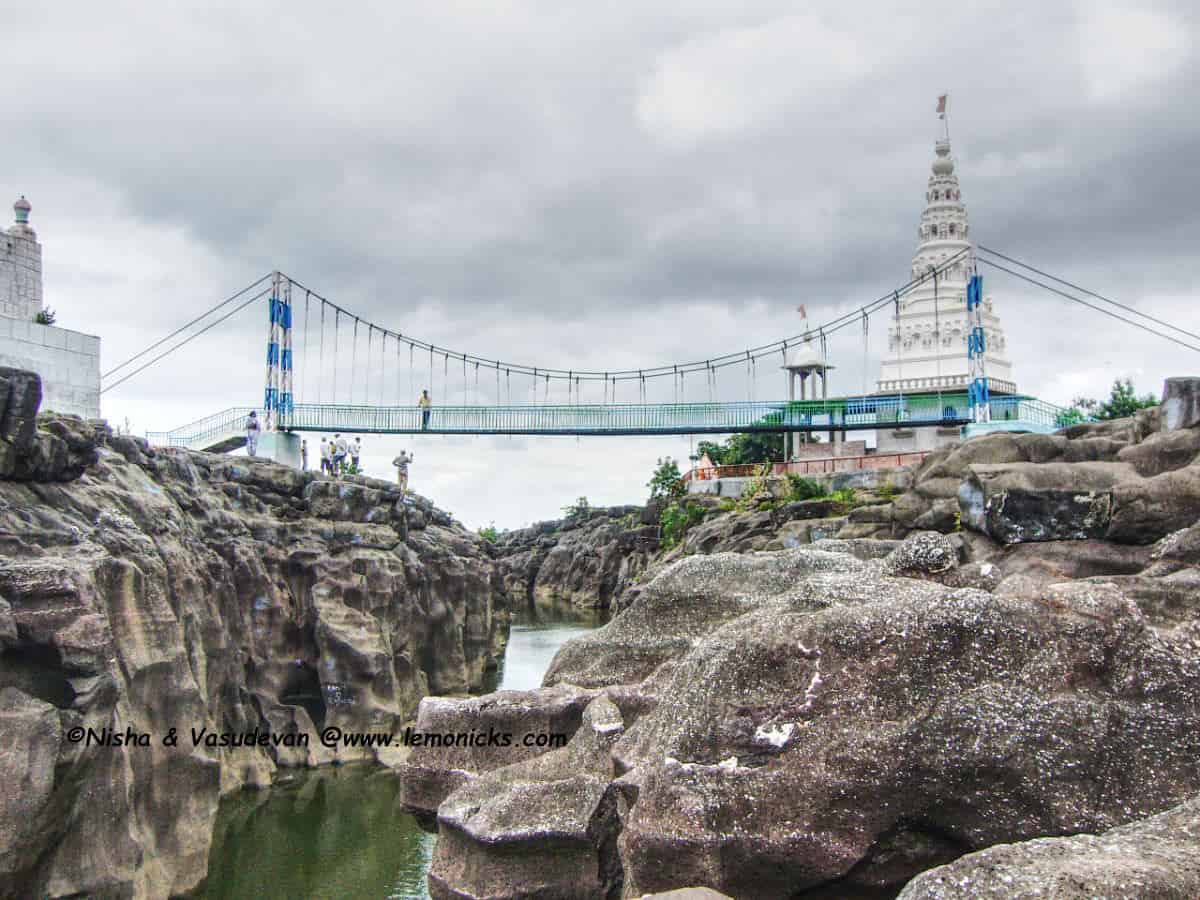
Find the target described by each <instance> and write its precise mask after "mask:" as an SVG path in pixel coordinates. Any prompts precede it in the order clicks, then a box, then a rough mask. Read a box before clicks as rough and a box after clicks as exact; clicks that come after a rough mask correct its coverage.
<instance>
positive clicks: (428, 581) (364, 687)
mask: <svg viewBox="0 0 1200 900" xmlns="http://www.w3.org/2000/svg"><path fill="white" fill-rule="evenodd" d="M37 388H38V386H37V384H36V377H29V376H27V375H26V374H25V373H15V374H14V373H13V372H11V371H6V372H0V407H2V411H0V476H2V477H3V478H4V479H5V480H0V651H2V655H0V733H2V734H3V737H4V739H3V741H2V742H0V785H3V787H2V788H0V896H7V897H29V896H38V897H41V896H51V897H59V896H68V895H69V896H76V895H88V896H122V897H139V898H142V897H165V896H168V895H169V894H170V895H174V894H178V893H182V892H185V891H188V890H190V889H192V888H194V887H195V886H196V885H197V884H198V883H199V882H200V881H201V880H202V879H203V878H204V875H205V872H206V869H207V862H208V850H209V844H210V841H211V834H212V827H213V821H214V815H215V812H216V808H217V801H218V798H219V796H220V795H221V793H222V792H225V791H229V790H232V789H234V788H236V787H237V786H239V785H243V784H247V785H262V784H266V783H269V781H270V779H271V777H272V773H273V771H274V770H275V769H276V768H277V767H281V766H308V765H315V764H320V763H325V762H331V761H335V760H336V761H340V760H350V759H355V758H362V757H374V756H375V755H376V754H375V751H370V750H364V749H361V748H345V747H342V748H335V749H327V748H325V747H323V746H322V745H321V743H320V741H319V740H318V734H319V732H320V731H321V729H323V728H325V727H328V726H338V727H341V728H343V729H345V730H347V731H350V730H358V731H373V732H380V731H393V730H399V725H400V723H402V722H404V721H406V720H408V719H410V718H411V717H412V715H413V714H414V713H415V711H416V709H417V704H418V702H419V701H420V700H421V698H423V697H425V696H426V695H428V694H430V693H457V692H465V691H467V690H469V689H472V688H476V689H478V688H479V687H480V686H481V685H482V684H483V678H484V672H485V670H487V669H489V668H492V667H494V666H495V665H496V663H497V661H498V659H499V658H500V656H501V654H502V653H503V649H504V644H505V642H506V640H507V626H508V610H507V606H506V603H505V600H504V595H503V593H502V590H501V585H500V582H499V579H498V577H497V574H496V571H495V568H494V566H493V564H492V562H491V559H490V557H489V548H488V547H487V545H486V544H485V543H484V542H483V541H482V539H480V538H479V537H478V536H475V535H472V534H470V533H468V532H466V531H465V530H464V529H462V528H461V527H460V526H458V525H457V524H456V523H454V522H453V521H452V520H451V519H450V517H449V516H448V515H447V514H446V513H444V512H442V511H441V510H438V509H437V508H435V507H434V506H433V505H432V504H430V503H429V502H427V501H425V500H423V499H421V498H419V497H411V496H410V497H409V498H407V499H406V500H402V499H401V498H400V496H399V494H398V493H397V491H396V489H395V488H394V487H393V486H392V485H390V484H387V483H384V482H380V481H374V480H372V479H367V478H358V477H356V478H351V479H346V480H343V481H332V480H330V479H326V478H322V477H319V476H317V475H314V474H313V473H311V472H309V473H301V472H297V471H295V470H292V469H288V468H286V467H283V466H279V465H275V464H273V463H271V462H268V461H264V460H255V459H246V458H231V457H221V456H213V455H209V454H202V453H191V452H187V451H184V450H161V449H157V450H156V449H153V448H150V447H149V446H147V444H146V442H145V441H142V440H140V439H136V438H132V437H128V436H108V435H107V433H106V432H105V430H104V429H103V428H101V429H99V430H98V429H97V427H96V426H95V425H91V424H88V423H83V422H81V421H80V420H78V419H72V418H67V417H46V416H43V417H42V418H41V419H39V420H36V421H35V419H34V418H33V414H34V412H35V411H36V399H34V398H36V396H37V395H38V393H39V391H38V389H37ZM35 425H36V427H35ZM79 729H84V730H85V731H84V734H85V735H86V733H87V732H86V730H88V729H90V730H91V732H92V733H93V734H94V735H96V736H97V737H99V738H101V739H102V740H103V736H104V735H110V736H111V735H119V736H121V743H122V745H121V746H117V745H115V743H113V741H112V740H111V739H110V740H109V742H108V743H107V745H102V746H98V745H96V743H95V742H94V741H93V742H92V743H90V744H89V742H88V741H87V740H86V739H85V740H84V741H82V742H80V741H77V740H76V737H77V736H78V734H79V733H80V732H79ZM171 729H176V735H177V737H178V743H177V744H176V745H175V746H169V745H168V746H164V743H163V739H164V738H165V737H167V736H168V735H169V734H170V730H171ZM193 729H195V730H197V731H199V730H200V729H204V730H206V732H207V733H209V734H214V733H216V734H220V733H222V732H224V733H231V734H236V735H245V734H247V733H249V734H251V735H265V736H266V737H267V740H268V743H267V745H266V746H262V745H258V744H254V745H252V746H248V747H246V746H243V747H220V746H217V747H213V746H207V745H206V744H205V743H204V741H203V739H202V740H201V744H200V746H194V745H193V740H192V731H193ZM128 735H135V736H136V735H146V736H147V739H148V744H147V745H146V746H141V745H139V744H138V743H136V742H137V741H138V740H139V739H138V738H136V737H135V738H134V739H133V741H129V740H127V739H126V738H127V736H128ZM284 738H289V740H287V741H286V742H284V743H282V744H280V745H276V744H275V743H273V740H274V739H279V740H281V741H283V739H284ZM301 738H307V740H308V744H307V746H300V743H301Z"/></svg>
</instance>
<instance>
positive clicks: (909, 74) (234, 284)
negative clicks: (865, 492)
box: [0, 0, 1200, 527]
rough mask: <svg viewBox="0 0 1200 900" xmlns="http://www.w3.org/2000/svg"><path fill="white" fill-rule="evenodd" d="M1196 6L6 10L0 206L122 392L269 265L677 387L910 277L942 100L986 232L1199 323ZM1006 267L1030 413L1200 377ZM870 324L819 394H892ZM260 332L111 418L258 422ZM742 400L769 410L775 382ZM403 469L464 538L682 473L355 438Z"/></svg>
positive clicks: (598, 444)
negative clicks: (731, 355) (671, 378)
mask: <svg viewBox="0 0 1200 900" xmlns="http://www.w3.org/2000/svg"><path fill="white" fill-rule="evenodd" d="M247 7H253V8H254V10H253V11H252V10H250V9H248V8H247ZM1197 17H1198V16H1197V7H1196V5H1195V4H1194V3H1186V2H1179V3H1145V2H1137V3H1133V2H1130V3H1120V4H1114V3H1108V2H1103V0H1088V2H1081V3H1077V4H1067V3H1053V2H1052V3H1047V2H1045V0H1039V2H1036V3H1023V2H1016V3H1014V2H1011V0H1007V2H1004V3H999V2H996V3H961V2H959V3H954V4H946V3H929V2H924V0H923V2H921V3H906V4H900V5H898V4H894V3H892V4H872V5H869V4H863V3H851V4H848V3H844V2H838V3H823V2H817V3H806V4H799V3H779V2H755V0H731V2H711V0H687V2H678V3H667V2H640V3H628V2H618V3H607V4H605V3H576V2H566V0H564V2H558V3H504V2H498V0H489V2H478V3H455V2H446V0H439V2H436V3H413V2H400V3H393V4H376V5H375V8H374V9H372V10H370V11H366V10H363V9H356V10H353V11H351V8H350V7H347V6H346V5H344V4H342V5H339V4H328V3H322V4H315V3H308V2H297V0H293V2H289V3H286V4H284V3H279V4H264V3H255V4H245V3H238V4H216V3H206V4H202V5H196V6H195V7H194V8H193V9H192V11H191V12H187V11H185V9H184V5H182V4H145V3H122V2H109V3H105V4H96V3H68V2H61V3H44V4H33V3H25V4H15V3H9V4H4V5H3V7H2V8H0V59H3V60H4V63H3V65H4V71H5V73H6V78H5V83H6V85H7V89H6V90H5V91H4V92H3V94H2V95H0V121H2V122H3V127H2V133H3V136H4V151H3V165H2V166H0V196H3V195H11V197H12V198H13V199H15V197H16V195H17V194H18V193H23V194H25V195H27V196H28V198H29V199H30V201H31V202H32V204H33V214H32V220H31V224H33V225H34V227H35V228H36V229H37V230H38V233H39V237H40V239H41V241H42V244H43V252H44V258H45V293H46V299H47V303H48V304H49V305H50V306H52V307H53V308H54V309H55V310H56V311H57V312H58V315H59V324H61V325H63V326H65V327H68V328H74V329H77V330H80V331H84V332H89V333H93V334H99V335H101V337H102V338H103V368H104V369H106V370H107V369H108V368H109V367H111V366H112V365H115V364H116V363H118V362H120V361H122V360H124V359H125V358H126V357H128V356H129V355H131V354H132V353H134V352H136V351H137V350H140V349H142V348H143V347H144V346H145V345H146V344H148V343H149V342H151V341H152V340H154V339H156V338H157V337H159V336H161V335H163V334H165V333H166V332H168V331H170V330H172V329H173V328H175V327H178V326H179V325H181V324H183V323H184V322H185V321H187V319H189V318H191V317H192V316H193V315H195V314H197V313H198V312H199V311H201V310H203V309H205V308H207V307H209V306H211V305H212V304H213V303H215V302H216V301H218V300H220V299H221V298H223V297H225V296H227V295H228V294H230V293H232V292H233V291H235V290H236V289H238V288H240V287H241V286H243V285H244V284H246V283H248V282H250V281H252V280H253V279H255V278H256V277H258V276H259V275H261V274H263V273H265V272H268V271H270V270H272V269H276V268H277V269H280V270H282V271H285V272H287V273H289V274H290V275H292V276H293V277H295V278H296V279H298V280H300V281H302V282H304V283H305V284H308V285H310V286H311V287H313V288H314V289H316V290H318V291H320V292H321V293H323V294H325V295H326V296H329V297H330V298H332V299H334V300H336V301H337V302H339V303H340V304H341V305H342V306H344V307H346V308H348V309H351V310H353V311H354V312H355V313H357V314H359V315H360V316H362V317H363V318H365V319H371V320H373V321H376V322H378V323H380V324H381V325H386V326H389V327H391V328H393V329H395V330H399V331H403V332H405V333H408V334H413V335H417V336H420V337H422V338H425V339H427V340H431V341H434V342H435V343H439V344H442V345H449V346H452V347H456V348H463V349H466V350H469V351H473V352H476V353H479V354H480V355H482V356H488V357H495V356H502V357H504V358H507V359H513V360H517V361H522V362H529V363H532V364H537V365H543V366H560V367H562V368H584V367H590V368H595V369H606V368H616V367H619V366H623V365H632V366H639V365H653V364H662V363H668V364H669V363H672V362H676V361H681V360H691V359H697V358H700V359H703V358H706V357H709V356H713V355H717V354H720V353H723V352H729V351H734V350H740V349H743V348H745V347H747V346H752V345H755V344H760V343H766V342H768V341H771V340H774V339H777V338H781V337H785V336H788V335H791V334H794V333H796V332H797V331H798V330H799V325H798V320H797V316H796V313H795V308H796V305H797V304H798V303H804V304H806V306H807V308H808V310H809V315H810V317H811V319H812V320H813V321H822V320H825V319H828V318H830V317H831V316H832V315H834V314H835V313H837V312H840V311H843V310H845V309H849V308H852V307H856V306H858V305H860V304H861V303H863V302H865V301H868V300H871V299H874V298H875V297H877V296H880V295H882V294H884V293H887V292H888V291H890V290H891V288H893V287H895V286H898V285H900V284H902V283H903V282H904V281H905V280H906V278H907V273H908V269H909V265H910V261H911V258H912V254H913V251H914V249H915V234H916V225H917V221H918V217H919V215H920V212H921V209H922V206H923V202H924V191H925V186H926V178H927V177H928V173H929V163H930V161H931V160H932V157H933V153H932V151H933V141H934V139H935V138H936V137H937V135H938V129H939V123H938V121H937V118H936V116H935V115H934V104H935V101H936V98H937V96H938V95H939V94H941V93H944V92H947V91H948V92H949V93H950V97H951V121H950V125H951V136H952V138H953V147H954V154H955V157H956V159H957V161H958V173H959V175H960V178H961V183H962V190H963V198H964V200H965V201H966V203H967V208H968V212H969V215H970V218H971V223H972V234H973V236H974V237H975V238H976V239H977V240H979V241H980V242H981V243H984V244H986V245H988V246H991V247H994V248H997V249H1001V250H1004V251H1005V252H1008V253H1011V254H1013V255H1016V256H1019V257H1022V258H1025V259H1028V260H1029V261H1031V262H1033V263H1034V264H1038V265H1041V266H1043V267H1044V268H1047V269H1049V270H1051V271H1053V272H1055V273H1058V274H1061V275H1063V276H1064V277H1068V278H1071V279H1072V280H1075V281H1077V282H1080V283H1082V284H1084V285H1086V286H1088V287H1091V288H1093V289H1095V290H1098V291H1100V292H1101V293H1105V294H1107V295H1109V296H1113V297H1116V298H1118V299H1121V300H1123V301H1125V302H1127V303H1130V304H1132V305H1134V306H1136V307H1138V308H1140V309H1144V310H1146V311H1148V312H1152V313H1154V314H1155V315H1157V316H1159V317H1161V318H1166V319H1171V320H1172V321H1175V322H1177V323H1178V324H1180V325H1181V326H1183V327H1186V328H1189V330H1193V331H1198V330H1200V316H1197V315H1196V300H1195V293H1196V283H1197V280H1198V278H1197V276H1198V274H1200V273H1198V271H1197V269H1198V268H1200V266H1198V265H1197V258H1198V251H1197V248H1198V247H1200V175H1198V174H1197V172H1198V169H1197V165H1196V160H1197V159H1200V116H1198V115H1197V85H1198V78H1197V76H1198V73H1200V65H1198V62H1197V52H1196V35H1197ZM6 202H7V201H6ZM984 275H985V286H986V290H987V292H988V293H990V294H991V295H992V296H993V297H994V299H995V302H996V308H997V311H998V313H999V314H1000V316H1001V319H1002V322H1003V324H1004V326H1005V327H1006V331H1007V335H1008V339H1009V340H1008V344H1009V348H1010V355H1011V357H1012V360H1013V364H1014V372H1015V375H1016V380H1017V383H1018V385H1019V387H1020V388H1021V389H1022V390H1024V391H1026V392H1029V393H1032V394H1035V395H1037V396H1040V397H1043V398H1045V399H1048V400H1051V401H1055V402H1060V403H1061V402H1066V401H1068V400H1069V399H1070V398H1071V397H1072V396H1074V395H1077V394H1079V393H1089V394H1093V395H1099V394H1105V393H1106V392H1107V388H1108V385H1109V384H1110V383H1111V381H1112V379H1113V378H1114V377H1116V376H1125V375H1128V376H1130V377H1132V378H1133V379H1134V381H1135V382H1136V384H1137V386H1138V388H1139V389H1141V390H1143V391H1154V392H1156V393H1157V392H1158V391H1159V389H1160V387H1161V381H1162V379H1163V377H1165V376H1168V375H1177V374H1195V373H1196V372H1197V370H1198V369H1200V366H1197V362H1198V360H1197V358H1196V354H1195V353H1194V352H1191V351H1188V350H1185V349H1183V348H1179V347H1175V346H1173V345H1171V344H1169V343H1166V342H1164V341H1162V340H1160V339H1158V338H1154V337H1152V336H1149V335H1144V334H1140V333H1138V332H1135V331H1132V330H1130V329H1129V328H1127V327H1125V326H1120V325H1119V324H1118V323H1114V322H1113V321H1112V320H1111V319H1106V318H1104V317H1103V316H1100V315H1098V314H1095V313H1089V312H1088V311H1087V310H1083V309H1081V308H1079V307H1076V306H1074V305H1073V304H1070V303H1068V302H1067V301H1065V300H1059V299H1055V298H1054V297H1052V296H1049V295H1046V294H1042V293H1038V292H1036V290H1035V289H1031V288H1028V287H1027V286H1025V285H1023V284H1021V283H1020V282H1016V281H1014V280H1012V279H1011V278H1009V277H1008V276H1006V275H1003V274H1002V273H995V272H993V271H991V270H984ZM884 327H885V323H882V322H881V323H878V325H877V326H873V328H874V329H875V330H874V333H873V334H871V335H870V346H869V347H868V353H867V365H866V370H864V368H863V347H862V341H861V336H860V335H857V336H852V337H847V338H846V339H845V340H841V341H839V342H838V343H836V344H835V345H834V346H832V347H831V355H832V356H833V357H834V359H833V361H834V362H836V363H837V364H838V365H839V369H838V371H837V374H836V376H834V377H833V378H831V388H832V389H835V390H854V391H856V390H860V389H861V385H862V382H863V378H864V374H865V375H866V378H867V380H868V381H873V380H874V379H875V378H876V377H877V374H878V363H879V357H880V355H881V353H882V350H883V343H884V339H885V338H884ZM265 330H266V325H265V313H263V312H262V311H261V310H258V309H256V310H254V312H253V313H251V311H249V310H248V311H247V312H245V313H242V314H240V315H239V316H238V317H236V318H235V319H231V320H230V321H229V322H228V323H226V325H224V326H222V327H221V328H220V329H218V330H214V331H213V332H211V333H210V334H209V335H206V336H205V337H204V338H201V339H200V340H198V341H197V342H196V343H195V344H194V345H191V346H189V347H188V348H186V349H185V350H182V351H180V352H179V353H177V354H175V355H174V356H172V357H170V358H169V359H168V360H166V361H164V362H163V363H160V364H159V365H158V366H156V367H154V368H152V369H150V370H148V371H147V372H146V373H144V374H143V375H141V376H139V377H138V378H135V379H133V380H131V381H129V382H128V383H127V384H125V385H122V386H121V387H119V388H117V389H115V390H113V391H111V392H110V393H107V394H105V395H104V398H103V413H104V414H105V415H106V416H107V417H108V418H109V419H110V420H112V421H114V422H117V423H120V422H123V421H124V419H125V418H128V419H129V421H130V423H131V424H132V426H133V429H134V430H135V432H139V433H140V432H144V431H146V430H150V429H156V428H167V427H173V426H176V425H180V424H184V423H186V422H188V421H190V420H192V419H195V418H197V417H199V416H201V415H205V414H208V413H211V412H215V411H217V410H219V409H222V408H224V407H226V406H232V405H237V404H252V403H256V402H258V401H259V399H260V397H261V392H262V379H263V364H262V360H263V356H264V350H263V344H264V340H265ZM297 366H298V369H303V366H304V362H303V361H302V360H301V361H298V363H297ZM305 374H307V375H308V376H309V377H308V379H307V381H304V382H303V386H304V389H305V391H309V395H308V397H307V399H313V397H312V392H311V391H312V389H313V388H314V387H315V385H314V381H315V378H314V371H313V368H312V367H311V366H310V367H309V369H308V370H307V372H304V371H298V380H300V379H303V376H304V375H305ZM400 374H402V375H403V379H402V386H401V388H400V391H401V393H402V394H404V396H403V397H402V399H403V401H404V402H406V403H408V402H412V401H413V400H415V397H409V396H407V394H408V376H407V372H403V373H400ZM416 379H417V380H418V381H419V380H420V376H419V375H417V376H416ZM436 383H437V379H435V384H436ZM460 389H461V386H460ZM724 389H725V390H726V391H729V392H735V391H740V392H741V394H740V395H741V396H745V393H746V390H747V388H746V386H745V383H744V380H743V382H742V383H741V384H740V385H739V386H738V387H737V388H736V389H735V388H734V387H733V386H732V385H726V386H725V388H724ZM523 390H525V391H526V392H527V391H528V388H527V387H526V388H524V389H523ZM755 392H756V396H758V397H759V398H762V399H767V398H771V397H773V396H782V395H783V393H784V387H783V379H782V376H781V375H780V374H779V372H778V371H777V370H775V369H770V370H764V371H763V372H761V373H759V379H758V383H757V384H756V385H755ZM447 393H449V394H450V395H451V396H450V398H449V400H453V399H454V391H453V385H451V389H450V390H449V391H448V392H447ZM515 393H516V391H515V390H514V394H515ZM731 395H732V394H731ZM459 396H460V397H461V396H462V395H461V394H460V395H459ZM389 397H390V395H388V397H385V399H389ZM300 399H302V400H303V399H306V397H305V396H304V392H303V391H302V392H301V397H300ZM435 399H438V400H442V399H444V398H442V397H435ZM584 399H585V400H586V399H589V398H588V397H587V396H586V395H585V398H584ZM625 399H630V400H632V399H635V398H634V397H633V396H632V395H631V396H629V397H627V398H625ZM389 402H391V401H390V399H389ZM402 445H403V446H408V447H409V448H411V449H412V450H413V451H414V452H415V454H416V462H415V465H414V468H413V473H412V479H413V486H414V487H415V488H416V489H418V490H420V491H421V492H423V493H426V494H427V495H429V496H430V497H432V498H433V499H434V500H435V501H436V502H438V503H439V504H440V505H442V506H444V507H446V508H448V509H450V510H451V511H452V512H453V513H455V515H457V516H458V517H459V518H460V519H461V520H462V521H464V522H465V523H466V524H468V525H470V526H472V527H475V526H478V525H482V524H486V523H487V522H489V521H495V522H496V524H497V525H499V526H505V527H515V526H519V525H521V524H523V523H527V522H530V521H532V520H535V519H538V518H544V517H550V516H553V515H555V514H556V513H557V511H558V509H559V508H560V507H562V506H563V505H565V504H567V503H568V502H570V501H571V500H573V499H574V498H575V497H577V496H580V495H586V496H587V497H588V498H589V499H590V500H591V501H592V502H593V503H603V504H613V503H625V502H637V501H640V500H642V499H644V496H645V488H644V484H645V482H646V480H647V478H648V477H649V474H650V470H651V469H652V468H653V464H654V461H655V459H656V457H658V456H661V455H665V454H671V455H674V456H676V457H679V458H683V459H684V460H686V457H687V455H688V452H689V441H688V440H687V439H686V438H684V439H679V438H662V439H649V438H639V439H632V438H591V439H581V440H576V439H574V438H536V439H516V438H513V439H509V438H499V439H494V438H482V437H481V438H461V439H450V438H438V437H425V438H420V439H416V440H413V439H406V440H401V439H399V438H389V439H383V438H368V439H367V447H368V449H367V464H368V469H369V470H370V472H371V473H372V474H378V475H381V476H385V477H391V470H390V467H389V466H388V461H389V460H390V459H391V457H392V456H393V455H394V453H395V451H396V450H397V449H398V448H399V447H400V446H402Z"/></svg>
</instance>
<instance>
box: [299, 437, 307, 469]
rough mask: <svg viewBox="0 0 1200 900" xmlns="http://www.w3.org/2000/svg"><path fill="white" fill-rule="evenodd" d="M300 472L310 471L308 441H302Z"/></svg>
mask: <svg viewBox="0 0 1200 900" xmlns="http://www.w3.org/2000/svg"><path fill="white" fill-rule="evenodd" d="M300 471H301V472H307V471H308V441H304V440H302V441H300Z"/></svg>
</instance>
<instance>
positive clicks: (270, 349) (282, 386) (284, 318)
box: [263, 272, 295, 431]
mask: <svg viewBox="0 0 1200 900" xmlns="http://www.w3.org/2000/svg"><path fill="white" fill-rule="evenodd" d="M294 407H295V401H294V399H293V396H292V283H291V281H290V280H288V279H286V278H284V277H283V276H282V275H280V273H278V272H275V273H274V274H273V275H272V276H271V302H270V305H269V307H268V312H267V384H266V389H265V391H264V392H263V427H264V429H265V430H267V431H280V430H281V429H286V428H287V426H288V425H290V424H291V416H292V412H293V410H294Z"/></svg>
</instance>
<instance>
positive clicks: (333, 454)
mask: <svg viewBox="0 0 1200 900" xmlns="http://www.w3.org/2000/svg"><path fill="white" fill-rule="evenodd" d="M432 407H433V400H432V398H431V397H430V396H429V390H428V389H426V390H423V391H421V396H420V397H419V398H418V399H417V408H418V409H420V410H421V430H422V431H428V430H429V416H430V411H431V409H432ZM245 429H246V453H247V455H249V456H254V455H255V454H257V453H258V435H259V433H260V431H261V427H260V425H259V422H258V414H257V413H256V412H254V411H253V410H251V411H250V414H249V415H248V416H247V417H246V423H245ZM361 459H362V438H360V437H356V438H355V439H354V440H353V441H347V440H346V439H345V438H344V437H342V435H341V434H335V435H334V436H333V439H332V440H330V439H328V438H324V437H323V438H321V474H322V475H332V476H333V477H334V478H341V477H342V476H343V475H346V474H348V473H361V472H362V464H361V462H360V460H361ZM412 461H413V454H411V453H409V452H408V451H407V450H401V451H400V455H399V456H397V457H396V458H395V459H393V460H392V465H393V466H395V467H396V482H397V483H398V484H399V485H400V489H401V490H403V491H407V490H408V467H409V464H411V463H412ZM300 468H301V469H302V470H305V471H307V470H308V441H306V440H302V441H300Z"/></svg>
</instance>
